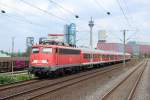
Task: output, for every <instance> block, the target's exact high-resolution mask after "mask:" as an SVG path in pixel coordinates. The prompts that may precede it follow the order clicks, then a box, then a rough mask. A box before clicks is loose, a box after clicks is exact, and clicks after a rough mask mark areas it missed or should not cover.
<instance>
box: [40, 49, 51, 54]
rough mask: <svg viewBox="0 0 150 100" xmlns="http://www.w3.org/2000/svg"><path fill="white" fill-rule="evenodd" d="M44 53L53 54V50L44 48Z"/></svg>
mask: <svg viewBox="0 0 150 100" xmlns="http://www.w3.org/2000/svg"><path fill="white" fill-rule="evenodd" d="M42 52H43V53H52V48H43V50H42Z"/></svg>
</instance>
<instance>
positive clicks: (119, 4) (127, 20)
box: [116, 0, 132, 27]
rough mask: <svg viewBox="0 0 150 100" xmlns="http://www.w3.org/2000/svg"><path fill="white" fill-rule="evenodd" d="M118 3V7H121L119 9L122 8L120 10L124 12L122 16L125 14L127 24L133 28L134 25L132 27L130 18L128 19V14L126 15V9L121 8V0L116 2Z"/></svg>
mask: <svg viewBox="0 0 150 100" xmlns="http://www.w3.org/2000/svg"><path fill="white" fill-rule="evenodd" d="M116 1H117V4H118V6H119V8H120V10H121V12H122V14H123V16H124V18H125V20H126V22H127V24H128V25H129V26H130V27H132V25H131V23H130V21H129V19H128V17H127V16H126V14H125V11H124V9H123V8H122V6H121V3H120V1H119V0H116Z"/></svg>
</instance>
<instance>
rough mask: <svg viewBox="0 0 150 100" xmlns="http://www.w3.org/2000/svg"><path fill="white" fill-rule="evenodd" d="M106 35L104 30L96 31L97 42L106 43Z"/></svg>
mask: <svg viewBox="0 0 150 100" xmlns="http://www.w3.org/2000/svg"><path fill="white" fill-rule="evenodd" d="M106 38H107V34H106V31H105V30H100V31H98V42H102V43H104V42H106Z"/></svg>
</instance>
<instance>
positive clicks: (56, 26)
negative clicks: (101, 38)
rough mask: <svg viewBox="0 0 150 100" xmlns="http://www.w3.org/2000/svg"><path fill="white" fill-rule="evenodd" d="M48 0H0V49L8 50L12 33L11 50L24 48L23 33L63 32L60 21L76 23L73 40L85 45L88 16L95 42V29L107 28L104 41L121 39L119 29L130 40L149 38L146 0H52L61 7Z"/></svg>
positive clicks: (147, 1) (96, 36)
mask: <svg viewBox="0 0 150 100" xmlns="http://www.w3.org/2000/svg"><path fill="white" fill-rule="evenodd" d="M50 1H51V0H0V10H5V11H6V13H0V50H7V51H9V50H11V38H12V37H15V51H24V50H25V48H26V44H25V38H26V37H29V36H33V37H35V39H36V42H37V40H38V38H39V37H45V36H47V34H49V33H64V25H65V24H69V23H71V22H73V23H76V25H77V30H78V32H77V43H78V44H80V45H89V26H88V21H89V20H90V17H91V16H92V17H93V19H94V23H95V25H94V27H93V31H94V33H93V35H94V45H95V46H96V43H97V41H98V31H99V30H106V31H107V36H108V37H107V41H108V42H121V41H120V39H122V30H123V29H127V30H128V31H127V38H130V40H136V41H141V42H150V40H149V39H150V33H149V32H150V31H149V28H150V19H149V16H150V13H149V11H150V1H149V0H52V1H55V2H56V3H57V4H58V5H61V6H63V8H65V10H64V9H62V8H60V7H59V6H58V5H57V4H55V3H52V2H50ZM27 3H28V4H27ZM29 4H30V5H29ZM119 4H120V6H121V8H120V6H119ZM34 7H38V8H34ZM121 9H123V11H124V14H125V16H124V15H123V13H122V11H121ZM41 10H42V11H41ZM108 11H109V12H110V13H111V14H110V15H107V14H106V13H107V12H108ZM76 14H77V15H79V18H78V19H76V18H75V17H74V15H76Z"/></svg>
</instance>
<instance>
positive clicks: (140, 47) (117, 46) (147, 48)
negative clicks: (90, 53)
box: [97, 41, 150, 55]
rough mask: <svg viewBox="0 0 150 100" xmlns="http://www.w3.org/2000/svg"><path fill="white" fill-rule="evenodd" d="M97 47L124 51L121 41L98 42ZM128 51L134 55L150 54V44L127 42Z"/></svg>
mask: <svg viewBox="0 0 150 100" xmlns="http://www.w3.org/2000/svg"><path fill="white" fill-rule="evenodd" d="M97 49H101V50H109V51H116V52H123V44H121V43H102V42H98V43H97ZM125 50H126V52H127V53H130V54H132V55H150V45H148V44H146V45H144V44H140V43H136V42H134V41H132V42H128V43H127V44H126V49H125Z"/></svg>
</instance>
